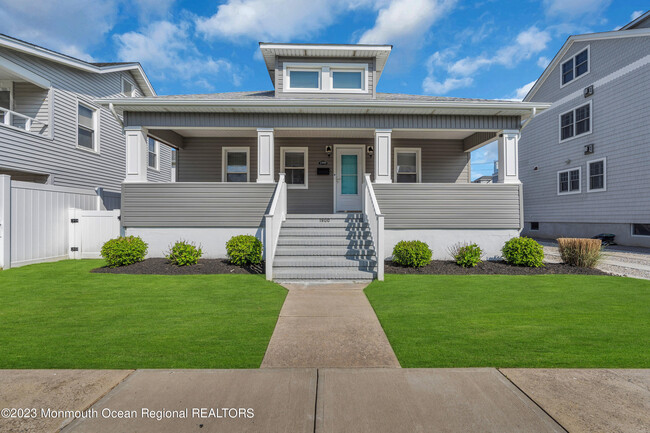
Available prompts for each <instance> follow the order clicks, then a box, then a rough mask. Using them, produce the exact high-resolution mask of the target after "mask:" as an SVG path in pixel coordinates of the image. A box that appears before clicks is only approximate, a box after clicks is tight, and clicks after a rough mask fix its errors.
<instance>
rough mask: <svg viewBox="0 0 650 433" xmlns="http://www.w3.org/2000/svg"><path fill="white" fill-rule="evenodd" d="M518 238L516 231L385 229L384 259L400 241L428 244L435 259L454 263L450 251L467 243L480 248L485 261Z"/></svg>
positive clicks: (499, 255)
mask: <svg viewBox="0 0 650 433" xmlns="http://www.w3.org/2000/svg"><path fill="white" fill-rule="evenodd" d="M518 236H519V230H517V229H403V230H402V229H386V230H384V239H385V240H384V258H386V259H388V258H390V257H392V255H393V248H394V247H395V245H396V244H397V243H398V242H399V241H422V242H426V243H427V245H429V248H430V249H431V251H432V252H433V260H451V256H450V255H449V248H450V247H452V246H453V245H455V244H457V243H465V242H467V243H472V244H477V245H478V246H479V247H481V249H482V250H483V260H498V259H501V248H502V247H503V244H505V243H506V241H508V240H509V239H512V238H515V237H518Z"/></svg>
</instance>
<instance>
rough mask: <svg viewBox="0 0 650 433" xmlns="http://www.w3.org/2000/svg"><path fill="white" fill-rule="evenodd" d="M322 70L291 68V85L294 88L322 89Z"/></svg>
mask: <svg viewBox="0 0 650 433" xmlns="http://www.w3.org/2000/svg"><path fill="white" fill-rule="evenodd" d="M320 74H321V71H320V70H314V71H311V70H301V69H290V70H289V87H290V88H292V89H320Z"/></svg>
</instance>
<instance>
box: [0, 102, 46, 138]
mask: <svg viewBox="0 0 650 433" xmlns="http://www.w3.org/2000/svg"><path fill="white" fill-rule="evenodd" d="M35 124H40V125H41V126H40V128H39V127H36V125H35ZM0 125H5V126H11V127H13V128H18V129H23V130H25V131H27V132H36V133H40V131H39V129H42V128H43V127H44V126H47V124H46V123H44V122H41V121H40V120H38V119H34V118H33V117H29V116H25V115H24V114H20V113H18V112H16V111H13V110H9V109H7V108H4V107H0Z"/></svg>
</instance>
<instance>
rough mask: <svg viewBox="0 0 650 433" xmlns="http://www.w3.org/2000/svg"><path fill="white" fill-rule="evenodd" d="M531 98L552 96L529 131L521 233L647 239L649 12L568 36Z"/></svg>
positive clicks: (524, 139)
mask: <svg viewBox="0 0 650 433" xmlns="http://www.w3.org/2000/svg"><path fill="white" fill-rule="evenodd" d="M524 101H525V102H535V101H551V102H552V103H553V105H552V107H551V108H550V109H548V110H546V111H545V112H543V113H540V114H539V115H538V116H537V117H535V118H534V119H533V120H531V121H530V123H529V124H528V125H526V126H525V128H524V129H523V130H522V136H521V140H520V178H521V180H522V182H523V184H524V219H525V228H524V232H523V233H524V234H526V235H529V236H536V237H540V238H556V237H561V236H570V237H576V236H577V237H592V236H595V235H598V234H601V233H613V234H615V235H616V242H618V243H620V244H625V245H638V246H650V190H648V185H649V184H650V171H649V170H648V167H650V121H649V120H650V12H649V13H645V14H644V15H642V16H641V17H639V18H638V19H637V20H635V21H633V22H631V23H630V24H628V25H626V26H625V27H623V28H621V29H620V30H618V31H612V32H605V33H593V34H585V35H578V36H571V37H570V38H569V39H568V40H567V41H566V43H565V44H564V46H563V47H562V49H561V50H560V51H559V53H558V54H557V55H556V56H555V58H554V59H553V61H552V62H551V63H550V65H549V66H548V67H547V68H546V70H545V71H544V73H543V74H542V76H541V77H540V78H539V80H537V82H536V83H535V85H534V87H533V88H532V89H531V90H530V92H529V93H528V95H527V96H526V98H525V99H524Z"/></svg>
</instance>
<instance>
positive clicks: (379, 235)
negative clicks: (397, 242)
mask: <svg viewBox="0 0 650 433" xmlns="http://www.w3.org/2000/svg"><path fill="white" fill-rule="evenodd" d="M363 217H364V219H365V220H366V222H367V223H368V225H369V226H370V233H371V234H372V239H373V241H374V243H375V252H376V254H377V279H378V280H379V281H384V215H382V213H381V211H380V210H379V203H377V197H375V191H374V189H373V188H372V182H371V181H370V175H369V174H367V173H366V174H364V176H363Z"/></svg>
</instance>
